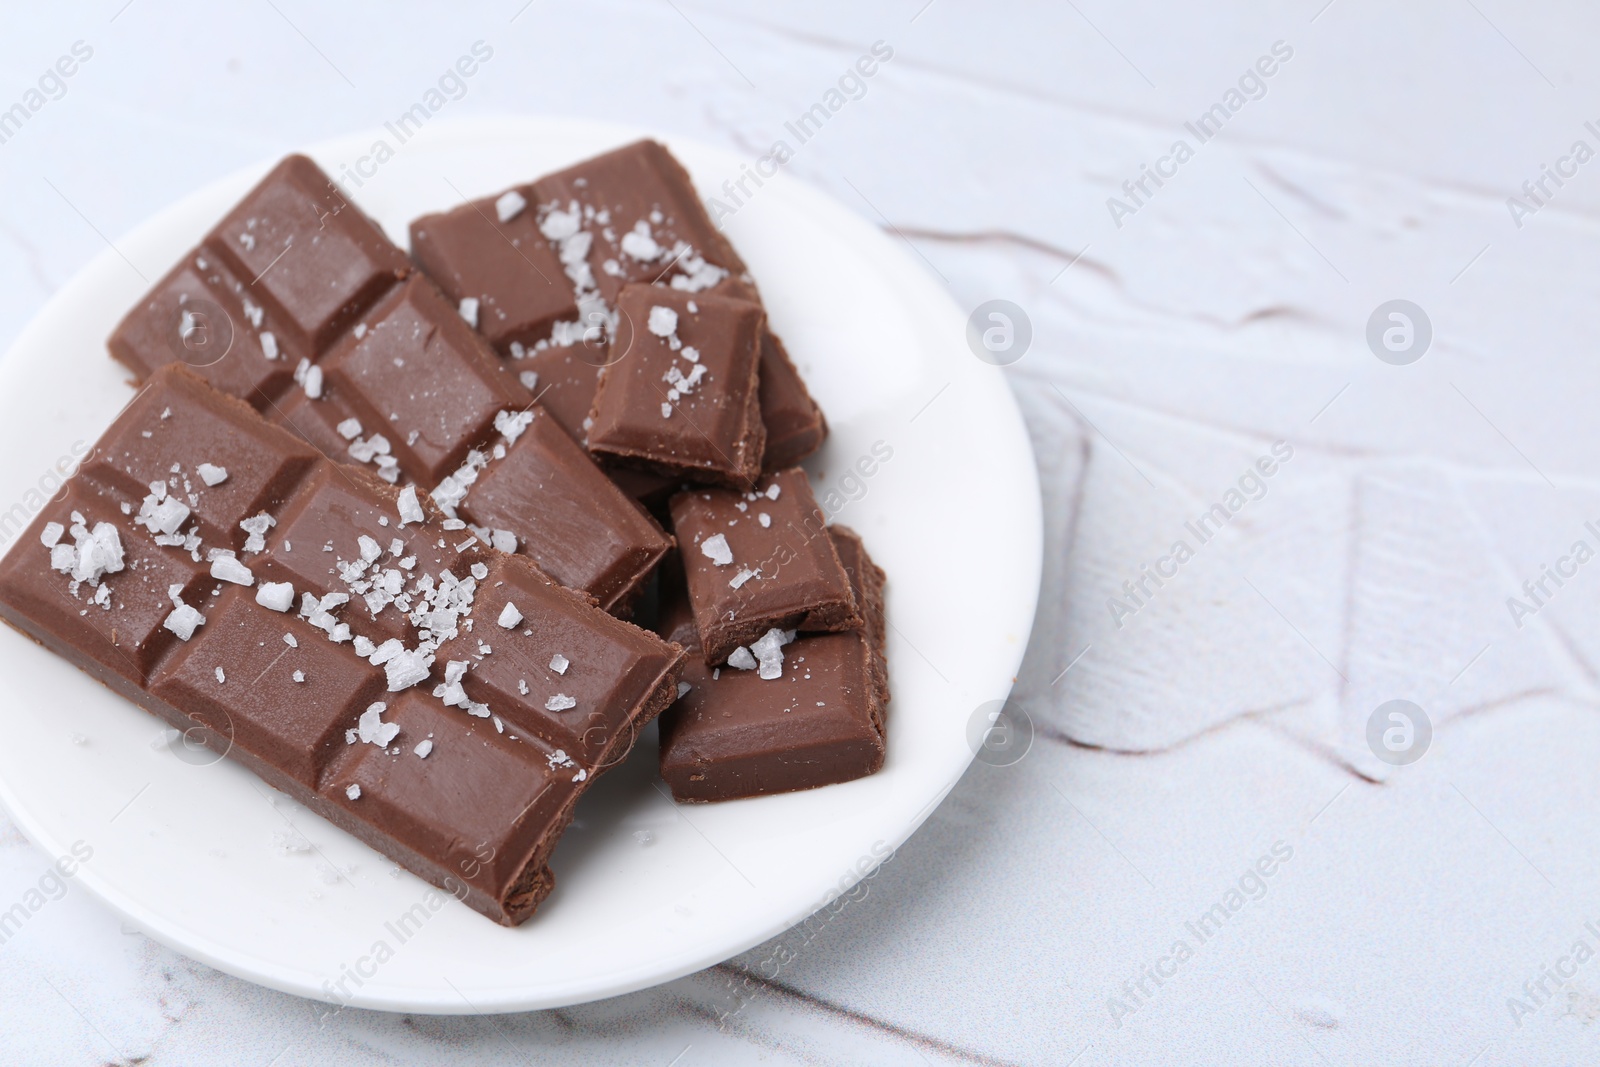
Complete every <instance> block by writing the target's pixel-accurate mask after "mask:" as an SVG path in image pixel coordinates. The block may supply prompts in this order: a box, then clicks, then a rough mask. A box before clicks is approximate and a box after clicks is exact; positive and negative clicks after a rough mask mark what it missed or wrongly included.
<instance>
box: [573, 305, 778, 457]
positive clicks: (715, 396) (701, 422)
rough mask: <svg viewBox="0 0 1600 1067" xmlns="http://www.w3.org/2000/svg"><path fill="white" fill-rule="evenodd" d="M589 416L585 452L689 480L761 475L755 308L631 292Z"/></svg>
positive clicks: (760, 317) (759, 324) (759, 320)
mask: <svg viewBox="0 0 1600 1067" xmlns="http://www.w3.org/2000/svg"><path fill="white" fill-rule="evenodd" d="M617 314H618V322H617V331H616V336H615V337H613V338H612V341H611V359H610V361H609V362H608V363H607V365H606V366H605V367H604V368H603V369H602V370H601V371H600V380H599V383H598V385H597V386H596V388H595V394H594V408H593V410H592V411H591V412H590V414H589V418H590V425H589V437H588V441H589V451H591V452H593V453H595V454H596V455H600V456H605V457H607V458H609V459H612V460H615V461H618V462H621V463H624V464H627V465H629V466H636V467H642V468H644V469H645V470H652V471H655V472H657V473H660V474H666V475H672V476H676V477H682V478H684V479H687V480H690V481H697V482H710V483H714V484H718V485H730V486H738V487H742V488H749V487H750V486H751V485H752V484H754V482H755V480H756V478H757V477H759V476H760V474H761V457H762V454H763V451H764V449H765V447H766V427H765V425H764V424H763V423H762V421H761V399H760V392H759V378H758V375H759V374H760V367H761V334H762V330H763V326H764V324H765V322H766V313H765V312H763V311H762V310H761V308H760V306H759V305H756V304H752V303H750V302H748V301H744V300H732V299H729V298H727V297H720V296H708V295H706V294H704V293H701V294H697V295H689V294H687V293H681V292H676V291H674V290H670V289H663V288H660V287H659V286H651V285H630V286H629V287H628V288H626V289H624V290H623V291H622V294H621V296H620V297H619V298H618V300H617Z"/></svg>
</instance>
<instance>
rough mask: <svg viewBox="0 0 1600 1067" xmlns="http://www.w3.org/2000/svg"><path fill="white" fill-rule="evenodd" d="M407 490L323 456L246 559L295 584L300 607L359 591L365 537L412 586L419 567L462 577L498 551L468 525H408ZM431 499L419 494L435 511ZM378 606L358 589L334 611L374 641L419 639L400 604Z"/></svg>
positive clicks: (261, 575) (381, 563)
mask: <svg viewBox="0 0 1600 1067" xmlns="http://www.w3.org/2000/svg"><path fill="white" fill-rule="evenodd" d="M401 492H402V490H398V489H395V488H393V487H391V486H388V485H384V484H383V483H382V482H380V481H378V480H377V479H375V478H373V477H372V476H371V475H369V474H367V473H366V472H364V471H361V470H351V469H349V468H347V467H341V466H336V465H332V464H323V465H321V466H319V467H318V468H317V471H316V472H315V473H314V474H313V475H312V476H311V477H310V478H309V479H308V480H307V481H306V484H305V485H304V487H303V488H302V489H301V491H300V492H299V493H298V494H297V495H296V498H295V500H294V501H293V503H291V504H290V505H289V506H288V507H286V508H284V509H283V510H282V512H281V514H280V515H279V517H278V520H277V525H276V526H275V527H274V528H273V529H272V530H271V531H270V533H269V534H268V535H267V536H266V542H267V549H266V552H265V553H264V554H263V555H262V556H261V558H260V560H259V562H257V561H253V560H249V559H248V558H247V560H246V562H248V563H249V564H250V566H251V568H252V569H253V570H254V571H255V573H256V577H257V579H258V580H259V581H266V582H288V583H290V584H291V585H293V586H294V592H295V608H294V609H293V610H295V611H298V610H299V606H300V598H301V597H302V596H304V595H305V594H308V593H309V594H310V595H311V596H313V597H316V598H317V599H319V600H320V599H321V598H322V597H324V596H327V595H328V594H329V593H341V594H350V593H352V590H351V588H350V585H349V583H347V582H346V581H345V580H344V574H345V573H346V572H347V571H348V568H349V567H350V566H351V565H352V564H355V563H357V562H358V561H360V560H361V559H362V538H363V537H366V538H370V539H371V541H373V542H374V543H376V545H377V546H378V548H380V549H381V550H382V555H381V556H380V557H379V559H378V560H376V561H374V564H373V566H374V568H377V567H381V568H384V569H393V568H398V569H400V570H401V571H402V572H403V573H404V574H405V576H406V579H407V581H406V584H407V586H409V585H410V584H411V580H412V579H413V578H414V577H415V576H417V575H422V574H437V573H438V572H439V571H440V570H450V571H451V572H452V573H455V574H456V575H457V576H458V577H462V576H464V575H465V574H466V573H467V570H468V568H470V567H471V565H472V564H473V563H479V562H483V561H485V560H487V559H488V558H489V557H490V556H491V555H492V552H491V551H490V549H489V548H488V547H487V546H485V545H484V544H483V543H482V542H481V541H479V540H478V538H477V537H476V536H475V535H474V534H472V533H471V532H470V531H468V530H465V529H461V530H455V531H444V532H442V531H441V530H440V528H439V525H438V523H437V522H432V523H428V524H426V525H419V524H415V523H408V524H406V525H404V526H402V525H401V524H400V519H401V514H400V504H399V497H400V494H401ZM424 500H425V498H423V497H422V496H421V495H420V494H419V498H418V502H419V504H422V505H423V507H424V509H425V511H426V512H427V513H428V514H429V515H433V514H435V513H434V512H433V510H432V508H431V506H430V505H428V504H426V503H425V502H424ZM396 541H398V542H399V543H400V551H399V552H398V553H396V552H395V551H394V547H395V542H396ZM441 542H443V543H442V544H441ZM412 557H414V560H413V564H412V566H410V567H404V566H401V565H400V562H399V561H402V560H405V559H408V558H412ZM362 577H363V578H364V577H366V575H363V576H362ZM362 592H364V591H362ZM380 599H381V598H380ZM374 603H377V601H375V602H374ZM372 607H373V605H372V604H368V603H366V602H364V600H363V597H362V593H361V592H357V593H355V594H354V595H353V596H352V597H351V600H350V602H349V603H348V604H346V605H344V606H343V607H341V608H337V609H335V610H334V611H333V614H335V615H336V616H337V617H338V618H339V620H340V621H342V622H344V623H346V624H348V625H349V626H350V629H351V631H352V634H353V635H354V636H359V637H365V638H367V639H368V640H370V641H372V642H373V643H374V644H382V643H383V642H384V641H387V640H389V639H391V638H396V639H399V640H401V641H402V642H404V643H406V644H407V645H408V646H409V645H412V644H415V642H414V641H412V640H410V624H409V623H408V621H407V620H406V618H405V616H404V614H403V613H402V612H401V611H399V610H398V609H396V608H395V607H393V606H389V605H383V606H380V607H379V608H378V610H376V611H374V610H372Z"/></svg>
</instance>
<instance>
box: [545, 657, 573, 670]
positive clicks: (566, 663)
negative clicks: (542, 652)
mask: <svg viewBox="0 0 1600 1067" xmlns="http://www.w3.org/2000/svg"><path fill="white" fill-rule="evenodd" d="M570 666H572V661H571V660H569V659H567V657H565V656H563V655H562V654H561V653H559V652H557V653H556V654H555V655H554V656H551V657H550V669H551V670H553V671H555V672H556V673H557V674H566V673H567V668H568V667H570Z"/></svg>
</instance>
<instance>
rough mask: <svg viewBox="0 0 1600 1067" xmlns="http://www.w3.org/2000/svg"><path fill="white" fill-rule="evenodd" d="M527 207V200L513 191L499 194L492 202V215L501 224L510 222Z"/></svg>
mask: <svg viewBox="0 0 1600 1067" xmlns="http://www.w3.org/2000/svg"><path fill="white" fill-rule="evenodd" d="M527 206H528V201H527V198H526V197H524V196H523V195H522V194H521V193H519V192H517V191H516V190H515V189H511V190H509V191H507V192H505V193H502V194H500V197H499V199H497V200H496V201H495V202H494V213H495V215H496V217H498V218H499V219H500V221H501V222H510V221H511V220H512V219H514V218H516V217H517V216H518V215H520V214H522V211H523V209H524V208H526V207H527Z"/></svg>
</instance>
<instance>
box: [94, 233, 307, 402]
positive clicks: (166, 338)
mask: <svg viewBox="0 0 1600 1067" xmlns="http://www.w3.org/2000/svg"><path fill="white" fill-rule="evenodd" d="M243 291H244V285H243V283H242V282H240V281H239V279H238V278H237V277H235V276H234V274H233V272H232V271H230V270H228V269H227V267H225V266H224V265H223V263H222V261H221V259H220V257H218V256H215V255H209V254H207V253H206V252H205V250H204V249H198V250H196V251H193V252H190V253H189V254H188V255H187V256H185V257H184V258H183V260H182V261H181V262H179V263H178V265H177V266H176V267H174V268H172V270H171V271H169V272H168V273H167V276H166V277H164V278H162V279H161V280H160V281H159V282H157V283H156V285H155V288H153V289H151V290H150V292H149V293H147V294H146V295H145V297H144V299H143V300H141V301H140V302H139V303H138V304H137V305H135V306H134V308H133V310H131V311H129V312H128V314H127V315H126V316H124V317H123V319H122V322H121V323H119V324H118V326H117V329H116V332H115V333H113V334H112V335H111V338H110V340H109V341H107V345H108V346H109V347H110V349H111V355H112V356H113V357H114V358H116V359H117V361H118V362H120V363H122V364H123V365H124V366H126V367H127V368H128V369H129V370H131V371H133V373H134V374H135V376H136V377H137V378H138V379H139V380H140V381H143V380H144V379H145V378H148V377H149V376H150V375H151V374H154V373H155V371H156V370H157V369H158V368H160V367H164V366H166V365H167V364H169V363H183V364H185V365H186V366H188V367H189V369H191V370H193V371H194V372H195V373H197V374H199V375H200V376H201V377H202V378H204V379H205V380H206V381H207V382H209V383H210V384H211V385H212V386H214V387H215V388H217V389H220V390H221V391H222V392H224V393H228V394H229V395H231V396H237V397H240V398H242V399H244V400H247V401H249V402H250V403H251V404H252V405H253V406H255V407H256V408H264V407H266V406H267V404H268V403H269V402H270V401H271V400H273V399H275V398H277V397H279V396H281V395H283V393H284V392H285V391H286V390H287V389H288V388H289V387H290V385H291V383H292V381H293V375H294V368H295V366H296V365H297V364H298V363H299V361H300V358H301V357H302V356H303V355H305V353H303V352H300V351H299V350H297V349H293V348H291V347H290V341H289V334H288V333H287V332H286V331H285V330H284V329H283V328H282V326H281V325H280V324H279V323H278V322H276V321H275V319H274V318H273V316H271V315H269V314H268V313H267V311H266V309H265V308H263V307H261V306H260V305H259V304H255V303H253V302H246V300H245V299H244V297H243ZM269 351H270V353H271V354H270V355H269V354H268V352H269Z"/></svg>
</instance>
